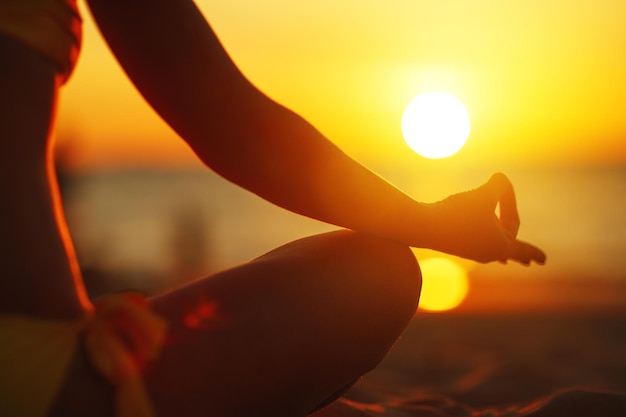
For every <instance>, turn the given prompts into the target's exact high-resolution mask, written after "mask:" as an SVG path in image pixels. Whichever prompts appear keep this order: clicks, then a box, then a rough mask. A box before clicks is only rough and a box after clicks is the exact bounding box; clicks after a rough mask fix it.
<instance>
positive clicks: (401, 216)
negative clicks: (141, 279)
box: [89, 0, 541, 262]
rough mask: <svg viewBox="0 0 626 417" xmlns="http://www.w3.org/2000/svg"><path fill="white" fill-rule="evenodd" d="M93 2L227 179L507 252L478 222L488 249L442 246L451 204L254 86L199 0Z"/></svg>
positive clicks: (153, 98)
mask: <svg viewBox="0 0 626 417" xmlns="http://www.w3.org/2000/svg"><path fill="white" fill-rule="evenodd" d="M89 5H90V7H91V10H92V13H93V15H94V17H95V19H96V21H97V23H98V25H99V27H100V29H101V31H102V33H103V34H104V36H105V38H106V39H107V41H108V43H109V45H110V46H111V48H112V50H113V51H114V53H115V55H116V56H117V59H118V60H119V62H120V63H121V64H122V66H123V68H124V69H125V71H126V72H127V74H128V75H129V77H130V78H131V80H132V81H133V82H134V83H135V85H136V86H137V88H138V89H139V91H140V92H141V93H142V94H143V96H144V97H145V98H146V100H147V101H148V102H149V103H150V104H151V105H152V106H153V108H154V109H155V110H156V111H157V112H158V113H159V114H160V115H161V117H163V119H164V120H165V121H166V122H167V123H169V124H170V126H172V128H173V129H174V130H176V131H177V132H178V133H179V134H180V136H181V137H183V138H184V139H185V141H186V142H187V143H188V144H189V145H190V146H191V148H192V149H193V150H194V151H195V152H196V154H197V155H198V156H199V157H200V158H201V160H202V161H203V162H204V163H206V165H208V166H209V167H210V168H212V169H213V170H215V171H216V172H217V173H218V174H220V175H222V176H224V177H225V178H227V179H228V180H230V181H232V182H234V183H236V184H238V185H240V186H242V187H244V188H246V189H248V190H250V191H252V192H253V193H255V194H257V195H259V196H261V197H263V198H264V199H266V200H268V201H271V202H273V203H274V204H277V205H279V206H281V207H284V208H286V209H288V210H290V211H293V212H296V213H300V214H303V215H305V216H308V217H311V218H315V219H318V220H321V221H324V222H328V223H332V224H335V225H339V226H342V227H346V228H350V229H353V230H358V231H362V232H366V233H371V234H374V235H378V236H381V237H386V238H389V239H393V240H397V241H401V242H404V243H406V244H408V245H411V246H416V247H429V248H433V249H438V250H443V251H448V252H450V253H454V254H458V255H460V256H465V257H469V258H471V259H476V260H481V261H483V260H489V261H490V260H497V259H504V258H509V257H510V256H509V253H512V251H511V250H510V249H509V248H508V246H509V245H510V243H511V242H509V240H510V239H508V238H507V241H506V242H504V241H503V240H502V238H501V236H500V235H499V233H500V230H498V234H497V236H482V235H484V234H485V233H490V234H493V231H492V230H490V231H480V230H479V229H480V228H481V227H482V225H475V227H471V228H470V229H471V231H470V232H469V233H470V235H471V236H470V237H468V238H467V239H464V241H467V244H469V245H470V246H471V245H472V240H473V239H477V238H479V240H477V242H478V241H480V242H481V244H483V245H484V244H485V242H487V243H488V244H489V245H491V246H492V247H491V248H490V249H489V254H488V255H486V254H484V253H482V252H484V251H485V250H486V249H485V248H472V249H463V250H459V249H458V248H455V246H454V245H448V244H446V243H442V242H441V240H442V239H441V236H443V235H442V234H441V230H440V228H442V227H443V228H448V229H449V228H450V227H449V226H451V225H453V224H452V223H450V224H448V223H449V222H448V221H447V220H446V219H442V218H441V216H440V215H439V214H437V213H441V212H443V211H445V210H439V207H440V206H438V205H423V204H421V203H419V202H416V201H415V200H413V199H411V198H410V197H408V196H407V195H406V194H404V193H402V192H401V191H399V190H398V189H397V188H395V187H393V186H392V185H390V184H389V183H388V182H386V181H384V180H383V179H382V178H380V177H379V176H377V175H375V174H374V173H372V172H371V171H369V170H368V169H366V168H365V167H363V166H362V165H360V164H359V163H357V162H356V161H354V160H353V159H351V158H350V157H348V156H347V155H346V154H345V153H343V152H342V151H341V150H340V149H339V148H337V147H336V146H335V145H334V144H333V143H332V142H330V141H329V140H327V139H326V138H325V137H324V136H323V135H322V134H321V133H320V132H319V131H317V130H316V129H315V128H314V127H313V126H311V125H310V124H309V123H308V122H307V121H306V120H304V119H303V118H301V117H300V116H298V115H297V114H295V113H293V112H292V111H290V110H288V109H286V108H284V107H282V106H280V105H279V104H277V103H275V102H274V101H272V100H271V99H269V98H268V97H267V96H265V95H264V94H263V93H261V92H260V91H259V90H258V89H256V88H255V87H254V86H253V85H252V84H251V83H250V82H249V81H248V80H247V79H246V78H245V77H244V76H243V75H242V73H241V72H240V71H239V69H238V68H237V67H236V66H235V64H234V63H233V61H232V60H231V59H230V57H229V56H228V54H227V52H226V51H225V50H224V48H223V46H222V45H221V43H220V42H219V40H218V38H217V36H216V35H215V33H214V32H213V31H212V29H211V28H210V26H209V25H208V23H207V22H206V21H205V19H204V17H203V16H202V14H201V13H200V12H199V11H198V9H197V8H196V6H195V5H194V4H193V2H192V1H190V0H161V1H158V2H153V1H149V0H89ZM496 203H497V200H496ZM446 206H449V205H446ZM494 208H495V203H494V204H493V207H491V208H490V209H491V211H490V215H491V216H492V217H493V219H495V220H496V221H497V218H495V215H494V213H493V210H494ZM460 210H463V208H462V207H461V208H460ZM456 214H460V213H456ZM462 215H463V218H467V215H468V213H462ZM439 219H441V220H439ZM490 219H491V217H490ZM498 227H500V223H499V222H498ZM464 229H468V228H467V227H465V228H464ZM461 232H463V233H467V230H462V231H461ZM448 234H449V235H451V236H452V235H454V231H450V233H448ZM513 242H515V239H514V238H513ZM504 246H507V248H505V247H504ZM455 252H456V253H455ZM473 252H477V253H473ZM479 252H480V253H479ZM534 259H535V260H538V259H537V257H536V256H535V257H534ZM520 260H521V259H520ZM539 260H540V261H541V259H539ZM521 261H523V262H527V261H528V260H525V259H524V260H521Z"/></svg>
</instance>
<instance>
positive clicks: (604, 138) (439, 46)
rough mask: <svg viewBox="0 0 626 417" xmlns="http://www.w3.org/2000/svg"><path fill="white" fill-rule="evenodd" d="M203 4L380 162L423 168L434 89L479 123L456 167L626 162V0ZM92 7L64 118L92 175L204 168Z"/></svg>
mask: <svg viewBox="0 0 626 417" xmlns="http://www.w3.org/2000/svg"><path fill="white" fill-rule="evenodd" d="M197 3H198V5H199V6H200V8H201V9H202V10H203V12H204V13H205V15H206V16H207V17H208V18H209V20H210V21H211V23H212V25H213V26H214V28H215V29H216V30H217V32H218V34H219V35H220V37H221V39H222V40H223V41H224V43H225V45H226V47H227V49H228V50H229V51H230V52H231V54H232V55H233V57H234V59H235V60H236V62H237V63H238V64H239V65H240V67H241V68H242V70H243V71H244V73H246V75H247V76H248V77H249V78H250V79H251V80H252V81H253V82H254V83H255V84H256V85H257V86H258V87H259V88H261V89H262V90H264V91H265V92H266V93H268V94H269V95H270V96H272V97H273V98H275V99H276V100H278V101H279V102H282V103H283V104H286V105H287V106H288V107H291V108H293V109H294V110H296V111H298V112H300V113H301V114H303V115H304V116H305V117H307V118H308V119H309V120H310V121H312V122H313V123H314V124H315V125H316V126H317V127H318V128H320V129H321V130H322V131H323V132H325V133H327V134H328V135H329V137H330V138H331V139H332V140H333V141H335V142H336V143H337V144H338V145H339V146H340V147H342V148H343V149H345V150H346V151H347V152H348V153H350V154H352V155H354V156H356V157H357V158H358V159H360V160H362V161H364V162H366V163H371V164H375V165H379V166H382V165H387V164H404V163H410V164H419V163H425V162H424V160H423V159H422V158H421V157H419V156H417V155H415V154H413V153H412V151H410V150H409V149H408V147H406V145H405V144H404V142H403V140H402V137H401V132H400V118H401V114H402V110H403V109H404V106H405V105H406V104H407V103H408V102H409V101H410V100H411V98H413V97H414V96H415V95H417V94H419V93H422V92H426V91H432V90H442V91H447V92H449V93H452V94H454V95H456V96H457V97H458V98H459V99H461V100H462V101H463V102H464V103H465V104H466V106H467V108H468V110H469V113H470V117H471V120H472V133H471V135H470V139H469V141H468V143H467V145H466V147H465V148H464V149H463V150H462V151H461V152H460V153H459V154H458V155H457V156H455V157H453V158H452V159H451V161H450V162H451V163H454V164H459V165H464V164H466V163H467V164H490V163H491V164H493V163H497V164H502V163H510V162H512V161H518V162H521V163H525V162H533V163H545V162H547V163H557V164H561V163H570V162H571V163H579V162H584V163H608V162H619V163H623V162H625V161H626V145H623V144H622V143H623V142H624V139H626V117H625V114H626V25H624V19H625V18H626V2H624V1H617V0H598V1H586V2H571V1H565V0H554V1H544V0H542V1H539V0H530V1H521V0H514V1H507V2H495V1H488V0H472V1H469V0H459V1H455V2H440V1H435V0H430V1H416V0H391V1H387V2H372V1H362V0H349V1H346V0H342V1H330V0H320V1H316V2H293V1H286V0H270V1H268V2H258V1H251V0H237V1H232V0H210V1H209V0H202V1H198V2H197ZM83 6H84V5H83ZM83 12H84V15H85V18H86V19H85V20H86V24H85V42H84V48H83V51H82V55H81V58H80V61H79V65H78V67H77V70H76V72H75V74H74V76H73V77H72V79H71V81H70V83H69V85H68V86H66V87H65V88H64V90H63V92H62V102H61V105H60V109H59V119H58V132H59V137H60V138H61V139H62V140H66V141H67V140H68V139H73V143H74V144H75V145H76V150H77V151H78V152H77V153H78V158H79V160H78V161H79V163H80V166H82V167H98V166H103V165H111V164H125V165H133V164H144V165H145V164H153V163H169V164H172V163H174V164H178V163H188V162H190V161H193V160H194V158H193V156H192V155H191V153H190V152H189V151H188V150H187V149H186V147H185V146H184V145H183V144H182V143H181V141H179V140H178V139H177V138H176V136H175V135H174V134H173V133H172V132H171V131H170V130H169V128H168V127H167V126H166V125H165V124H164V123H163V122H162V121H161V120H159V118H158V117H157V116H156V115H154V114H153V112H152V111H151V110H150V109H149V107H148V106H147V105H146V104H145V103H144V102H143V100H142V99H141V97H140V96H139V95H138V94H137V93H136V92H135V91H134V89H133V87H132V86H131V84H130V82H129V81H128V80H127V79H126V78H125V76H124V75H123V73H122V72H121V70H120V69H119V68H118V66H117V64H116V63H115V61H114V59H113V58H112V57H111V55H110V53H109V52H108V50H107V47H106V46H105V45H104V43H103V42H102V40H101V38H100V36H99V34H98V32H97V30H96V29H95V27H94V25H93V22H92V21H91V19H90V16H88V12H87V9H86V7H83ZM496 168H498V167H496Z"/></svg>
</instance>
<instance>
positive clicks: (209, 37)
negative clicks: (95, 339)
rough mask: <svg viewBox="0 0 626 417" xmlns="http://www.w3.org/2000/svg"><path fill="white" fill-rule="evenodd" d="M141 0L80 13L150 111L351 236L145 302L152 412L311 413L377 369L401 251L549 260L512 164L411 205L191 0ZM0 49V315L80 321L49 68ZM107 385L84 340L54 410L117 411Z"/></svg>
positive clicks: (267, 193)
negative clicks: (151, 353) (458, 190)
mask: <svg viewBox="0 0 626 417" xmlns="http://www.w3.org/2000/svg"><path fill="white" fill-rule="evenodd" d="M149 3H150V7H147V1H146V0H92V1H91V2H90V6H91V7H92V10H93V13H94V15H95V17H96V19H97V21H98V23H99V25H100V27H101V29H102V31H103V33H104V35H105V37H106V38H107V40H108V41H109V43H110V44H111V46H112V48H113V50H114V51H115V53H116V55H117V57H118V59H119V60H120V63H121V64H122V65H123V67H124V68H125V70H126V71H127V73H128V74H129V76H130V77H131V79H132V80H133V82H135V84H136V85H137V87H138V89H139V90H140V91H141V92H142V94H143V95H144V96H145V97H146V98H147V99H148V101H149V102H150V104H151V105H152V106H153V107H154V108H155V109H156V110H157V111H158V112H159V114H160V115H161V116H162V117H163V118H164V119H165V120H166V121H167V122H168V123H170V125H172V127H174V129H176V131H177V132H179V134H180V135H181V137H183V139H184V140H186V141H187V143H188V144H189V145H190V146H191V147H192V148H193V149H194V151H195V152H196V153H197V154H198V156H199V157H200V158H201V159H202V161H204V162H205V163H206V164H207V166H208V167H210V168H211V169H213V170H215V171H216V172H218V173H219V174H220V175H222V176H224V177H225V178H227V179H229V180H231V181H232V182H234V183H235V184H237V185H239V186H241V187H244V188H246V189H248V190H250V191H252V192H254V193H256V194H258V195H260V196H261V197H263V198H265V199H267V200H269V201H271V202H273V203H275V204H277V205H279V206H282V207H284V208H287V209H289V210H291V211H294V212H296V213H300V214H303V215H306V216H309V217H312V218H315V219H318V220H321V221H324V222H328V223H332V224H336V225H339V226H342V227H345V228H347V229H351V230H354V232H352V231H342V232H335V233H330V234H324V235H320V236H314V237H310V238H307V239H304V240H301V241H297V242H293V243H291V244H289V245H286V246H284V247H282V248H279V249H277V250H275V251H272V252H270V253H269V254H267V255H264V256H262V257H261V258H258V259H256V260H254V261H252V262H250V263H248V264H245V265H242V266H239V267H237V268H233V269H231V270H228V271H224V272H222V273H219V274H216V275H215V276H213V277H208V278H206V279H203V280H199V281H196V282H194V283H192V284H190V285H188V286H185V287H183V288H179V289H176V290H174V291H171V292H169V293H167V294H164V295H162V296H159V297H156V298H154V299H153V300H151V304H152V306H153V308H154V309H155V311H157V312H158V313H160V314H162V315H163V316H164V317H166V318H167V319H168V321H169V322H170V325H171V333H170V343H168V344H167V346H166V347H165V349H164V351H163V354H162V356H161V357H160V358H159V359H158V360H157V361H156V362H155V363H153V364H152V365H151V366H150V367H149V368H148V369H146V371H145V374H144V376H145V380H146V383H147V386H148V389H149V391H150V394H151V397H152V400H153V402H154V404H155V406H156V409H157V411H158V414H159V415H160V416H170V415H171V416H200V415H213V416H250V415H255V416H260V417H263V416H277V415H280V416H284V417H287V416H303V415H306V414H308V413H309V412H311V411H313V410H314V409H316V408H318V407H319V406H320V405H322V404H325V403H327V402H328V401H329V399H332V398H333V397H335V396H336V395H337V393H340V392H341V390H342V389H344V388H345V387H346V386H349V385H350V384H351V383H352V382H353V381H354V380H355V379H357V378H358V377H359V376H360V375H362V374H363V373H365V372H367V371H368V370H370V369H372V368H373V367H375V366H376V364H377V363H378V362H379V361H380V360H381V359H382V358H383V357H384V355H385V354H386V352H387V351H388V349H389V348H390V346H391V345H392V344H393V343H394V341H395V340H396V339H397V337H398V336H399V335H400V334H401V332H402V330H403V329H404V327H405V325H406V324H407V323H408V321H409V320H410V319H411V317H412V315H413V312H414V310H415V308H416V306H417V302H418V298H419V290H420V286H421V276H420V272H419V267H418V265H417V262H416V260H415V258H414V256H413V255H412V253H411V251H410V249H409V246H416V247H425V248H431V249H436V250H440V251H443V252H447V253H451V254H454V255H458V256H463V257H466V258H468V259H473V260H476V261H479V262H490V261H505V260H509V259H510V260H514V261H518V262H520V263H523V264H529V263H530V262H533V261H534V262H538V263H543V262H544V261H545V255H544V254H543V252H541V250H539V249H538V248H536V247H535V246H532V245H530V244H528V243H525V242H521V241H519V240H517V239H516V235H517V229H518V227H519V217H518V215H517V210H516V207H515V197H514V192H513V188H512V186H511V184H510V182H509V181H508V179H507V178H506V177H505V176H504V175H501V174H498V175H495V176H493V177H492V178H491V179H490V180H489V181H488V182H487V183H485V184H484V185H483V186H481V187H479V188H477V189H475V190H471V191H468V192H466V193H462V194H458V195H454V196H451V197H450V198H448V199H446V200H444V201H442V202H439V203H435V204H423V203H420V202H417V201H415V200H413V199H411V198H410V197H408V196H407V195H405V194H404V193H402V192H401V191H399V190H398V189H396V188H395V187H393V186H392V185H391V184H389V183H388V182H386V181H384V180H383V179H381V178H380V177H378V176H377V175H375V174H374V173H372V172H371V171H369V170H368V169H366V168H365V167H363V166H362V165H360V164H359V163H357V162H356V161H354V160H352V159H351V158H349V157H348V156H347V155H345V154H344V153H343V152H342V151H341V150H340V149H338V148H337V147H336V146H335V145H333V144H332V142H330V141H329V140H328V139H326V138H325V137H324V136H322V135H321V134H320V132H319V131H317V130H316V129H315V128H314V127H313V126H311V125H310V124H309V123H308V122H306V121H305V120H304V119H302V118H301V117H299V116H298V115H296V114H295V113H293V112H291V111H289V110H287V109H285V108H284V107H282V106H280V105H278V104H276V103H275V102H273V101H272V100H270V99H269V98H267V97H266V96H265V95H263V94H262V93H261V92H259V91H258V90H257V89H256V88H254V86H252V85H251V84H250V83H249V82H248V81H247V80H246V79H245V78H244V77H243V76H242V75H241V73H240V72H239V70H238V69H237V68H236V67H235V66H234V64H233V63H232V61H231V60H230V58H229V57H228V55H227V54H226V52H225V51H224V49H223V48H222V46H221V45H220V43H219V41H218V40H217V38H216V37H215V35H214V34H213V32H212V30H211V28H210V27H209V26H208V24H207V23H206V21H205V20H204V18H203V17H202V16H201V15H200V14H199V12H198V11H197V9H196V8H195V6H194V5H193V3H192V2H189V1H174V0H171V1H162V2H149ZM0 56H2V57H3V58H7V59H6V62H8V63H10V65H6V66H3V67H2V69H1V70H2V71H3V73H2V76H1V77H0V87H2V91H3V93H4V92H6V95H4V96H3V98H2V100H0V102H2V104H1V106H2V107H1V108H0V118H1V120H0V121H1V122H2V125H3V129H4V132H5V133H6V134H7V136H6V137H7V138H9V139H7V140H3V141H1V142H0V146H1V147H2V151H1V152H0V158H2V164H0V166H1V168H0V169H2V171H1V173H2V175H1V177H0V181H1V182H0V187H1V191H2V193H3V195H5V196H7V199H6V200H5V201H7V203H6V204H3V205H1V206H0V219H1V220H0V227H1V232H2V236H3V241H2V252H1V255H0V256H1V258H0V259H1V261H2V265H3V267H4V268H5V271H8V273H7V275H6V276H8V277H11V279H5V280H3V281H2V283H1V284H0V285H2V288H1V289H2V291H0V294H1V295H0V297H1V298H0V310H1V311H2V312H4V313H20V314H27V315H31V316H36V317H56V318H72V317H77V316H79V315H80V314H81V313H82V312H83V311H84V309H85V308H87V307H88V305H89V301H88V300H87V298H86V297H85V295H84V290H83V286H82V280H81V277H80V272H79V269H78V267H77V263H76V259H75V256H74V254H73V250H72V245H71V240H70V239H69V234H68V233H67V227H66V225H65V222H64V219H63V213H62V208H61V206H60V204H58V201H59V200H58V192H57V190H56V183H55V178H54V173H53V171H52V168H51V158H50V156H51V155H50V151H51V143H50V131H51V127H52V121H53V119H54V109H55V106H56V98H57V92H58V88H59V86H58V82H57V79H56V77H55V68H54V66H53V65H52V64H51V63H50V62H48V61H47V60H46V59H44V58H42V57H40V56H39V55H38V54H36V53H34V52H32V51H30V50H29V49H28V48H26V47H24V46H23V45H21V44H19V43H17V42H15V41H13V40H12V39H9V38H4V37H0ZM233 97H236V100H233V99H232V98H233ZM244 115H245V123H242V120H243V118H244ZM320 167H324V169H323V170H320V169H319V168H320ZM329 184H332V186H329ZM207 192H210V190H207ZM498 204H499V205H500V215H499V216H498V215H496V213H495V208H496V205H498ZM24 260H28V261H27V262H25V261H24ZM16 277H18V278H19V279H15V278H16ZM203 303H208V304H206V305H209V306H211V308H212V309H213V310H211V311H212V313H211V314H210V315H208V316H207V317H204V319H206V323H204V322H202V324H203V325H202V326H199V327H198V326H194V325H190V324H189V322H188V321H187V320H186V319H185V318H186V317H187V315H188V314H189V312H190V311H194V309H197V308H199V306H202V305H205V304H203ZM205 325H206V326H205ZM112 393H113V391H112V388H111V387H110V386H109V385H108V384H107V383H106V382H105V381H103V379H102V378H101V377H100V376H98V375H97V374H96V373H95V372H94V371H93V370H92V368H91V366H90V365H89V363H88V361H87V359H86V356H85V354H84V352H83V351H82V350H81V351H79V352H77V354H76V356H75V358H74V361H73V363H72V366H71V368H70V370H69V372H68V376H67V380H66V383H65V385H64V386H63V387H62V389H61V392H60V393H59V396H58V398H57V401H56V403H55V405H54V407H53V408H52V409H51V410H50V413H49V415H50V416H57V415H59V416H61V415H62V416H66V417H71V416H74V415H76V416H84V415H90V416H100V415H101V416H110V415H112Z"/></svg>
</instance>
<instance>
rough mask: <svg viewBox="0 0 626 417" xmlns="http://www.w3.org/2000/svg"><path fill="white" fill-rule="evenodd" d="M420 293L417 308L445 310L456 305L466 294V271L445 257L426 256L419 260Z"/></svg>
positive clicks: (467, 289)
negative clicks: (420, 273) (420, 272)
mask: <svg viewBox="0 0 626 417" xmlns="http://www.w3.org/2000/svg"><path fill="white" fill-rule="evenodd" d="M420 268H421V270H422V293H421V295H420V302H419V308H420V309H422V310H427V311H445V310H451V309H453V308H455V307H457V306H458V305H459V304H461V302H462V301H463V300H464V299H465V297H466V296H467V293H468V291H469V283H468V279H467V273H466V272H465V270H464V269H463V267H461V266H460V265H459V264H458V263H456V262H454V261H453V260H450V259H446V258H427V259H424V260H423V261H420Z"/></svg>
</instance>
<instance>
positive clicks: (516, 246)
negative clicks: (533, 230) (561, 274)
mask: <svg viewBox="0 0 626 417" xmlns="http://www.w3.org/2000/svg"><path fill="white" fill-rule="evenodd" d="M507 258H508V259H511V260H514V261H517V262H519V263H521V264H523V265H530V263H531V262H535V263H538V264H541V265H543V264H545V263H546V254H545V253H544V252H543V251H542V250H541V249H539V248H538V247H536V246H533V245H531V244H530V243H526V242H523V241H521V240H513V241H512V242H511V244H510V245H509V248H508V254H507Z"/></svg>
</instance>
